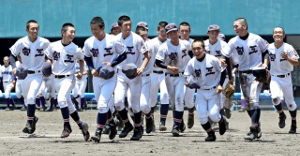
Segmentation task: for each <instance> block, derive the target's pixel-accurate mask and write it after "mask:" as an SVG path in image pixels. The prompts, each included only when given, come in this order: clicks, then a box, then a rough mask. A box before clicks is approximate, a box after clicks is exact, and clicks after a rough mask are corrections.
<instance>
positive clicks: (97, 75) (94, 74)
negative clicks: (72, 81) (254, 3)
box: [91, 69, 99, 77]
mask: <svg viewBox="0 0 300 156" xmlns="http://www.w3.org/2000/svg"><path fill="white" fill-rule="evenodd" d="M91 74H92V75H93V76H95V77H99V73H98V72H97V70H96V69H93V70H92V71H91Z"/></svg>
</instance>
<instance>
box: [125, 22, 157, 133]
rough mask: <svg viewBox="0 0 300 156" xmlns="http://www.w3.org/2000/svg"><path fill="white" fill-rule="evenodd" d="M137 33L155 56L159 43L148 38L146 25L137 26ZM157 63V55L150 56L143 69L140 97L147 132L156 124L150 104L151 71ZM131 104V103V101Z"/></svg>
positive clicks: (151, 54)
mask: <svg viewBox="0 0 300 156" xmlns="http://www.w3.org/2000/svg"><path fill="white" fill-rule="evenodd" d="M135 33H136V34H138V35H140V36H141V37H142V39H143V40H144V42H145V44H146V47H147V48H148V50H149V52H150V56H155V55H156V52H157V51H158V47H159V45H157V44H153V43H152V42H151V40H148V41H147V39H148V29H146V27H144V26H137V28H136V31H135ZM154 63H155V57H150V60H149V62H148V64H147V66H146V68H145V70H144V71H143V74H142V75H141V76H142V92H141V99H140V104H141V110H142V112H143V113H144V114H145V118H146V133H151V132H152V131H154V130H153V129H155V127H154V126H153V125H154V117H153V112H154V108H155V107H154V108H153V112H152V107H151V106H150V102H149V100H150V92H151V87H150V86H151V84H152V82H151V77H150V75H151V73H152V70H153V67H154ZM129 104H130V103H129Z"/></svg>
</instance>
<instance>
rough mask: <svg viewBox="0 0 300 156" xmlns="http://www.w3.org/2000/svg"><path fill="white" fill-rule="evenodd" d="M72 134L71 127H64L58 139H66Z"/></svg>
mask: <svg viewBox="0 0 300 156" xmlns="http://www.w3.org/2000/svg"><path fill="white" fill-rule="evenodd" d="M71 133H72V129H71V126H64V130H63V131H62V133H61V135H60V137H61V138H66V137H68V136H69V135H70V134H71Z"/></svg>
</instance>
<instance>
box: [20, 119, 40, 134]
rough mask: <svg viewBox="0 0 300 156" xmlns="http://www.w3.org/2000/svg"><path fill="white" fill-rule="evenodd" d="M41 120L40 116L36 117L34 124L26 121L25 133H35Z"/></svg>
mask: <svg viewBox="0 0 300 156" xmlns="http://www.w3.org/2000/svg"><path fill="white" fill-rule="evenodd" d="M38 121H39V118H38V117H36V116H35V117H34V119H33V121H32V124H30V123H28V122H27V123H26V125H25V127H24V129H23V132H24V133H28V134H32V133H34V131H35V129H36V127H35V126H36V123H37V122H38Z"/></svg>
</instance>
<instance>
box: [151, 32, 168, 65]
mask: <svg viewBox="0 0 300 156" xmlns="http://www.w3.org/2000/svg"><path fill="white" fill-rule="evenodd" d="M167 40H168V39H167ZM167 40H165V41H164V42H162V41H160V40H159V38H158V37H155V38H153V39H151V42H152V44H154V45H156V46H158V47H159V46H160V45H162V44H163V43H165V42H167ZM157 51H158V49H157ZM157 51H156V52H155V53H154V54H153V55H152V54H151V57H154V58H155V57H156V54H157ZM153 70H155V71H161V70H165V69H162V68H160V67H156V66H154V68H153Z"/></svg>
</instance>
